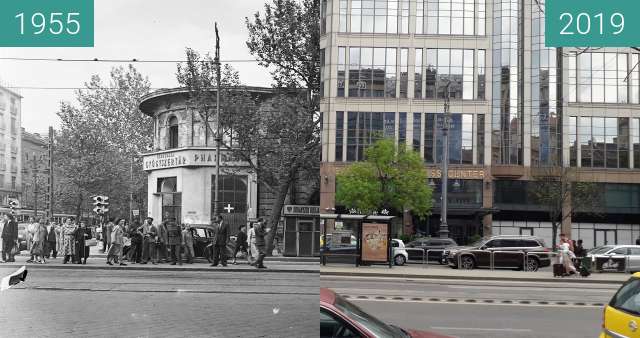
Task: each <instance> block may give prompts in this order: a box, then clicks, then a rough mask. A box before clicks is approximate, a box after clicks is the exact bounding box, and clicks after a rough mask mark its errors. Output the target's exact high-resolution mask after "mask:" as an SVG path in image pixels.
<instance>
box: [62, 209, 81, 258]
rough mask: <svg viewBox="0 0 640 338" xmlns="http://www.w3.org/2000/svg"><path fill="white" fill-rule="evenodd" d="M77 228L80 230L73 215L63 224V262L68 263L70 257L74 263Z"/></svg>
mask: <svg viewBox="0 0 640 338" xmlns="http://www.w3.org/2000/svg"><path fill="white" fill-rule="evenodd" d="M76 230H78V227H77V226H76V225H75V224H73V219H72V218H71V217H69V218H67V219H66V221H65V223H64V225H63V226H62V255H63V256H64V261H62V264H67V262H68V261H69V259H71V260H72V263H73V260H74V256H75V254H76V238H75V234H76Z"/></svg>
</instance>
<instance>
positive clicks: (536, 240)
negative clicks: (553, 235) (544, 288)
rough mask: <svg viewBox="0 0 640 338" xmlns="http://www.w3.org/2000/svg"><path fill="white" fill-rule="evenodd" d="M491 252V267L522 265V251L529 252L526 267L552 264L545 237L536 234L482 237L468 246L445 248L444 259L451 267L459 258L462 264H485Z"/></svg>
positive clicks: (472, 266) (469, 267)
mask: <svg viewBox="0 0 640 338" xmlns="http://www.w3.org/2000/svg"><path fill="white" fill-rule="evenodd" d="M492 251H493V252H497V251H500V252H499V253H494V267H496V268H511V269H522V268H523V265H524V264H523V262H524V260H525V259H524V257H523V256H524V254H523V253H527V252H531V255H530V256H529V258H528V259H527V260H526V269H527V270H528V271H537V270H538V268H540V267H545V266H549V265H551V256H550V254H549V253H547V252H550V250H549V249H548V248H546V247H545V244H544V240H543V239H542V238H540V237H535V236H505V235H501V236H493V237H489V238H484V239H481V240H479V241H477V242H475V243H473V244H471V245H470V246H460V247H453V248H450V249H446V250H445V255H446V257H447V263H448V265H449V266H450V267H452V268H454V269H457V268H458V258H460V262H461V268H463V269H474V268H481V267H482V268H488V267H490V259H491V254H492Z"/></svg>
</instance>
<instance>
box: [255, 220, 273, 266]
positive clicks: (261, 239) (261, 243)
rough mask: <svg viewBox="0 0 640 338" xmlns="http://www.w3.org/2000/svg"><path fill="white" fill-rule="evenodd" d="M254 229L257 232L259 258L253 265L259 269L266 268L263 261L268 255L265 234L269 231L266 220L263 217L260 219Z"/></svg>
mask: <svg viewBox="0 0 640 338" xmlns="http://www.w3.org/2000/svg"><path fill="white" fill-rule="evenodd" d="M253 231H254V232H255V236H256V248H257V249H258V259H256V261H255V263H254V264H253V265H254V266H255V267H256V268H258V269H266V268H267V267H266V266H264V264H263V261H264V258H265V257H266V255H267V254H266V242H265V236H266V235H267V233H268V232H269V231H268V230H266V229H265V224H264V220H263V219H262V218H260V219H258V222H256V224H255V225H254V226H253Z"/></svg>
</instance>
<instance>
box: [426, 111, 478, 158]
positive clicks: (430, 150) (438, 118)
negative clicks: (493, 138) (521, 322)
mask: <svg viewBox="0 0 640 338" xmlns="http://www.w3.org/2000/svg"><path fill="white" fill-rule="evenodd" d="M442 122H443V114H434V113H426V114H425V129H424V160H425V162H426V163H428V164H436V163H442V145H443V144H442V143H443V142H442V129H441V128H442ZM449 163H451V164H472V163H473V115H471V114H451V127H450V129H449Z"/></svg>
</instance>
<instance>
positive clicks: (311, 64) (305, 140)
mask: <svg viewBox="0 0 640 338" xmlns="http://www.w3.org/2000/svg"><path fill="white" fill-rule="evenodd" d="M319 18H320V3H319V1H318V0H304V1H295V0H274V1H273V3H271V4H265V7H264V15H261V14H260V13H256V14H255V15H254V17H253V20H250V19H249V18H246V25H247V28H248V30H249V39H248V41H247V46H248V48H249V50H250V52H251V53H252V55H254V56H255V57H256V58H257V60H258V62H259V64H260V65H262V66H264V67H265V68H269V69H270V70H271V75H272V76H273V80H274V87H275V90H274V91H275V94H274V95H272V97H271V98H269V99H268V100H267V101H266V102H258V100H257V98H255V97H252V96H251V94H250V93H249V92H248V91H247V90H246V89H244V88H243V87H242V85H241V82H240V80H239V76H238V73H237V72H235V71H234V70H233V68H231V67H229V66H228V65H225V68H224V72H223V76H222V81H221V88H222V90H221V92H220V96H221V103H220V105H221V111H222V113H221V123H220V124H221V126H222V128H223V129H224V130H223V133H224V138H223V140H224V142H223V144H222V145H221V146H222V148H223V149H224V150H225V151H228V152H231V153H232V154H233V155H234V156H237V157H239V158H241V159H242V160H244V161H245V162H246V163H247V165H248V166H249V167H250V168H251V169H252V170H253V171H254V172H255V173H257V176H258V180H259V182H260V184H261V187H264V188H266V189H267V190H268V191H269V192H271V193H272V194H273V195H274V202H273V206H272V208H271V210H272V212H271V214H270V215H268V217H267V227H270V228H271V229H273V231H271V232H270V233H269V235H268V238H267V244H268V248H267V252H270V250H271V249H272V245H273V242H274V239H275V235H276V228H277V225H278V223H279V221H280V216H281V212H282V208H283V206H284V203H285V200H286V198H287V195H288V193H289V191H290V190H291V187H292V185H293V184H294V183H295V182H296V180H300V179H305V178H309V179H310V178H313V179H317V178H318V171H319V163H320V119H319V98H318V92H319V74H320V57H319V53H320V51H319V48H318V45H319V43H320V32H319V27H318V25H316V24H313V23H315V22H318V20H319ZM214 71H215V65H214V64H213V61H212V60H211V57H210V56H209V55H206V56H205V57H202V58H201V57H200V56H199V55H198V54H197V53H195V52H193V51H192V50H190V49H187V64H186V65H185V66H178V73H177V78H178V82H179V83H180V84H181V85H182V86H184V87H186V88H187V89H188V90H189V104H190V106H191V107H192V108H193V109H195V110H196V111H197V112H198V113H199V114H200V115H201V117H202V118H203V120H206V121H210V119H209V116H211V115H213V114H211V112H212V110H211V109H212V107H214V104H215V98H214V95H213V94H214V93H215V91H213V89H214V88H215V85H216V84H215V76H214ZM207 128H208V129H209V130H210V132H212V133H215V132H214V131H213V130H212V128H211V126H210V125H209V124H207Z"/></svg>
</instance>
